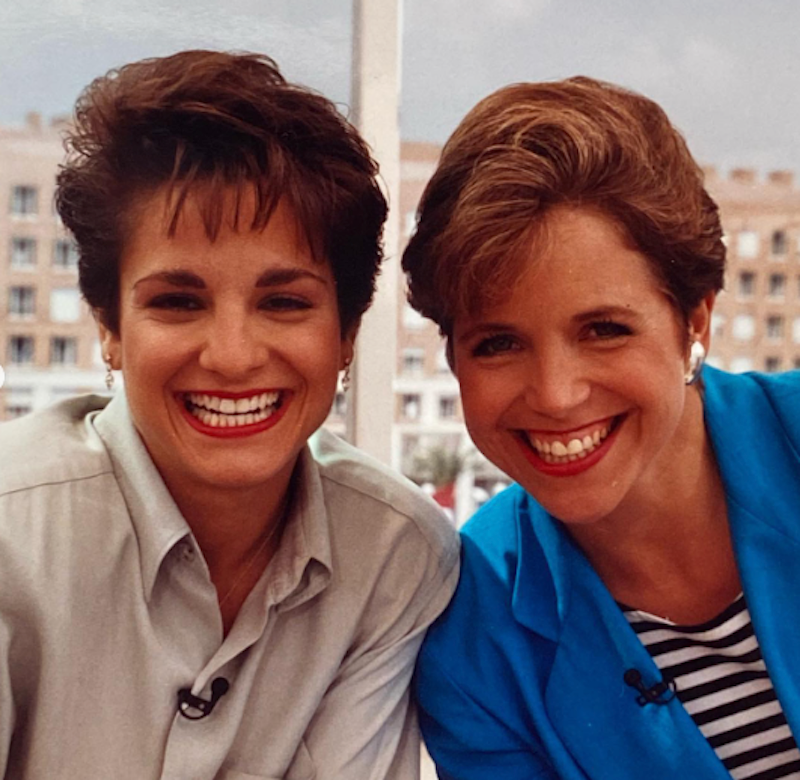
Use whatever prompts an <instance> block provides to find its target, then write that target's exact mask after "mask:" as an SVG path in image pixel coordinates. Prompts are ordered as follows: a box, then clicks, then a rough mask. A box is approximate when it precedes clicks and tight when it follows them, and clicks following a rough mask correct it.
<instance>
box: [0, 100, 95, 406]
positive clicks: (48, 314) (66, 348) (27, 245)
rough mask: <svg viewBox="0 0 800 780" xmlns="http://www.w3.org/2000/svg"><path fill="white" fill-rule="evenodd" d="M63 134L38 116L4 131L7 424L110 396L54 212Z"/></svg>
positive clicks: (1, 295)
mask: <svg viewBox="0 0 800 780" xmlns="http://www.w3.org/2000/svg"><path fill="white" fill-rule="evenodd" d="M62 127H63V124H62V123H61V122H59V121H58V120H56V121H55V122H53V123H52V124H49V125H45V124H43V122H42V119H41V117H40V116H39V115H38V114H29V115H28V117H27V121H26V124H25V125H24V126H23V127H0V367H2V368H3V371H4V374H5V382H4V385H3V387H2V389H0V419H7V418H9V417H14V416H17V415H20V414H24V413H26V412H29V411H31V410H33V409H35V408H40V407H42V406H46V405H47V404H49V403H52V402H53V401H54V400H57V399H58V398H61V397H64V396H67V395H72V394H74V393H76V392H86V391H97V390H101V389H104V385H103V376H104V371H103V368H102V361H101V359H100V354H99V352H100V350H99V346H98V341H97V335H96V329H95V326H94V321H93V320H92V317H91V315H90V314H89V310H88V308H87V306H86V305H85V303H84V302H83V301H82V300H81V298H80V295H79V294H78V289H77V259H78V258H77V253H76V251H75V246H74V244H73V243H72V241H71V240H70V238H69V236H68V235H67V234H66V231H65V230H64V228H63V226H62V225H61V223H60V220H59V218H58V216H57V214H56V212H55V209H54V208H53V190H54V187H55V175H56V171H57V169H58V164H59V162H60V161H61V159H62V157H63V149H62V144H61V136H60V131H61V129H62Z"/></svg>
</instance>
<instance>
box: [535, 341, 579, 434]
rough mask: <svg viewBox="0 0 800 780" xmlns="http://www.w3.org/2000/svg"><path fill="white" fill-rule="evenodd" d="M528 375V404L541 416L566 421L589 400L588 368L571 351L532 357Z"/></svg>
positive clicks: (547, 351) (542, 352)
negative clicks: (566, 418) (577, 408)
mask: <svg viewBox="0 0 800 780" xmlns="http://www.w3.org/2000/svg"><path fill="white" fill-rule="evenodd" d="M527 373H528V375H527V381H526V385H525V388H526V389H525V401H526V403H527V404H528V406H529V407H530V408H531V409H534V410H535V411H537V412H538V413H540V414H543V415H546V416H548V417H552V418H555V419H558V418H564V417H567V416H568V415H569V414H570V413H571V412H572V411H573V410H574V409H575V408H576V407H578V406H580V405H581V404H582V403H584V402H585V401H586V400H587V399H588V398H589V394H590V392H591V382H590V381H589V377H588V376H587V373H586V371H585V366H584V365H583V364H582V362H581V360H580V358H578V357H577V356H576V355H575V354H574V353H573V352H571V351H570V350H568V349H564V348H563V347H560V346H559V347H554V348H549V349H544V350H540V351H538V352H537V354H535V355H532V356H531V360H530V361H529V365H528V367H527Z"/></svg>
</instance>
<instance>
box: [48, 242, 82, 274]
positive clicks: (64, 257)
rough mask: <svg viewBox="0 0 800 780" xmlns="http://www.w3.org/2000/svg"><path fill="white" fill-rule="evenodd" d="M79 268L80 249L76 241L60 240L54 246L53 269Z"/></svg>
mask: <svg viewBox="0 0 800 780" xmlns="http://www.w3.org/2000/svg"><path fill="white" fill-rule="evenodd" d="M77 267H78V247H77V245H76V244H75V242H74V241H70V240H69V239H65V238H60V239H58V240H57V241H55V242H54V244H53V268H60V269H62V270H72V269H74V268H77Z"/></svg>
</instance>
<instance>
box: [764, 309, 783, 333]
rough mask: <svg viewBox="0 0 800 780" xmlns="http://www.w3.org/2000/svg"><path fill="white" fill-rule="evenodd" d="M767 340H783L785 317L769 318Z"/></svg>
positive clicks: (773, 316) (774, 316)
mask: <svg viewBox="0 0 800 780" xmlns="http://www.w3.org/2000/svg"><path fill="white" fill-rule="evenodd" d="M767 338H769V339H782V338H783V317H781V316H780V315H777V314H773V315H771V316H770V317H767Z"/></svg>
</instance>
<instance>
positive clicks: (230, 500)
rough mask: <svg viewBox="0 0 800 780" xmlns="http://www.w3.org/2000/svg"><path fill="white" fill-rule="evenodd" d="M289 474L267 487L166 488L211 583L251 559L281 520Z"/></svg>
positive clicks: (287, 494)
mask: <svg viewBox="0 0 800 780" xmlns="http://www.w3.org/2000/svg"><path fill="white" fill-rule="evenodd" d="M290 482H291V472H287V473H286V475H281V479H280V480H270V483H269V485H268V486H258V487H255V488H250V489H248V488H235V489H231V490H220V489H218V488H216V487H213V486H211V487H205V486H192V488H191V490H182V489H173V486H172V485H167V487H168V488H169V489H170V492H171V493H172V496H173V498H174V499H175V502H176V503H177V505H178V507H179V509H180V510H181V513H182V514H183V516H184V518H185V519H186V522H187V523H188V524H189V527H190V528H191V529H192V533H193V535H194V537H195V539H196V540H197V544H198V545H199V547H200V549H201V550H202V552H203V556H204V557H205V559H206V563H207V564H208V567H209V570H210V571H211V577H212V579H213V580H215V581H216V580H217V579H219V578H224V577H225V572H226V571H229V570H234V569H236V568H237V567H238V566H239V565H241V564H242V563H243V562H244V561H246V560H247V559H248V557H249V556H250V555H252V553H253V551H254V550H256V549H257V548H258V546H259V545H260V544H261V543H262V542H263V540H264V536H265V534H269V533H270V531H271V530H272V529H273V528H274V526H275V525H276V524H277V523H279V522H280V521H281V519H282V517H283V514H284V509H285V506H286V503H287V498H288V496H289V493H290ZM176 487H177V486H176Z"/></svg>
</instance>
